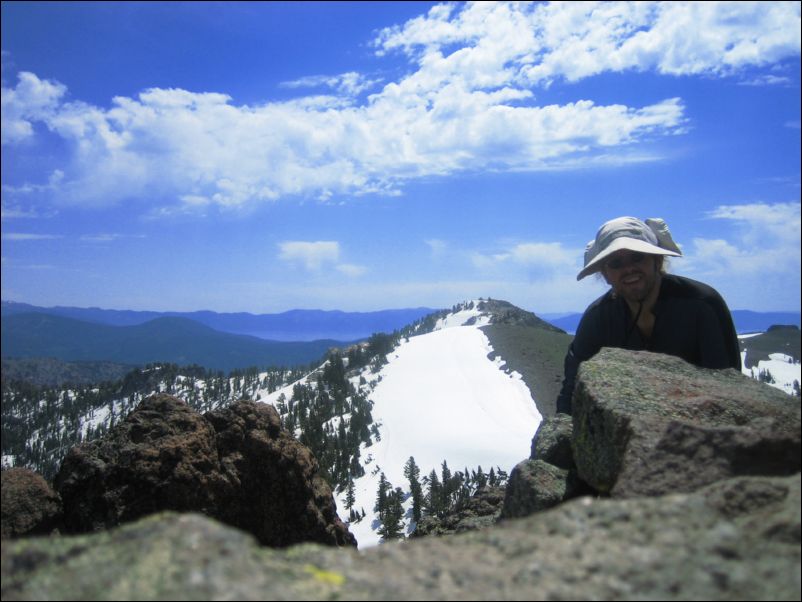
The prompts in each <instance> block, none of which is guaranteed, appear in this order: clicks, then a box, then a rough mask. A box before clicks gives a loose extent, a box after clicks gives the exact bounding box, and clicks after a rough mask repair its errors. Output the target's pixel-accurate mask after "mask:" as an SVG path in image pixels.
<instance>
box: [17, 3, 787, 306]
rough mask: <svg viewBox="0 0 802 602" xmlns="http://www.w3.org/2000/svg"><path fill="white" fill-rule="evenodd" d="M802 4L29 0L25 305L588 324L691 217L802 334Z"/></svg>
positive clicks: (687, 231)
mask: <svg viewBox="0 0 802 602" xmlns="http://www.w3.org/2000/svg"><path fill="white" fill-rule="evenodd" d="M800 159H801V158H800V3H799V2H757V3H750V2H735V3H716V2H700V3H694V2H690V3H679V2H668V3H651V2H644V3H624V2H603V3H593V2H570V3H565V4H562V3H506V2H481V3H475V4H472V3H453V4H440V3H429V2H359V3H356V2H319V3H318V2H268V3H259V2H244V3H238V2H175V3H161V2H145V3H139V2H6V1H4V2H2V298H3V300H4V301H18V302H26V303H32V304H35V305H42V306H55V305H68V306H78V307H90V306H93V307H102V308H107V309H137V310H154V311H193V310H202V309H207V310H213V311H218V312H235V311H246V312H252V313H274V312H281V311H286V310H290V309H299V308H304V309H340V310H347V311H373V310H380V309H390V308H402V307H421V306H425V307H432V308H440V307H450V306H452V305H454V304H456V303H459V302H461V301H463V300H466V299H475V298H478V297H491V298H495V299H504V300H508V301H511V302H512V303H514V304H516V305H518V306H520V307H522V308H525V309H528V310H530V311H534V312H536V313H559V312H574V311H582V310H583V309H584V308H585V307H586V306H587V304H588V303H590V302H591V301H592V300H593V299H595V298H596V297H598V296H599V295H600V294H602V293H603V292H604V290H605V288H606V287H605V286H604V285H603V283H602V282H600V281H599V280H598V279H596V278H594V277H590V278H586V279H584V280H582V281H580V282H577V280H576V274H577V273H578V272H579V270H580V269H581V268H582V261H583V253H584V248H585V245H586V244H587V242H588V241H589V240H590V239H592V238H593V237H594V236H595V234H596V231H597V230H598V228H599V227H600V226H601V225H602V224H603V223H604V222H606V221H607V220H609V219H612V218H615V217H619V216H624V215H632V216H635V217H639V218H641V219H646V218H650V217H660V218H663V219H664V220H665V221H666V223H667V224H668V226H669V228H670V230H671V232H672V234H673V237H674V239H675V240H676V241H677V242H678V243H679V245H680V246H681V248H682V250H683V257H681V258H676V259H673V260H672V263H671V268H670V269H671V271H672V272H674V273H677V274H680V275H684V276H689V277H691V278H695V279H697V280H702V281H704V282H707V283H708V284H710V285H712V286H714V287H715V288H716V289H717V290H719V292H721V293H722V295H723V296H724V298H725V299H726V301H727V302H728V304H729V306H730V308H732V309H751V310H755V311H799V309H800Z"/></svg>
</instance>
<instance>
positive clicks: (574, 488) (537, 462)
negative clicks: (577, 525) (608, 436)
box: [500, 414, 593, 519]
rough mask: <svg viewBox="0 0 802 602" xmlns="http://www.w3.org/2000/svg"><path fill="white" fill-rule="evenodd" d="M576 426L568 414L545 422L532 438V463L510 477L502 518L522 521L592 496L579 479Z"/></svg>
mask: <svg viewBox="0 0 802 602" xmlns="http://www.w3.org/2000/svg"><path fill="white" fill-rule="evenodd" d="M572 432H573V423H572V421H571V417H570V416H568V415H566V414H557V415H555V416H552V417H548V418H544V419H543V421H542V422H541V424H540V427H539V428H538V430H537V432H536V433H535V436H534V437H533V438H532V451H531V455H530V459H528V460H524V461H523V462H520V463H519V464H518V465H516V466H515V468H513V469H512V472H511V473H510V479H509V482H508V483H507V489H506V492H505V497H504V509H503V511H502V513H501V516H500V518H502V519H509V518H521V517H524V516H529V515H530V514H533V513H535V512H541V511H543V510H547V509H549V508H553V507H554V506H556V505H558V504H561V503H563V502H565V501H567V500H570V499H572V498H575V497H578V496H580V495H587V494H590V493H593V490H592V489H591V488H590V487H588V486H587V484H585V483H584V482H583V481H582V480H581V479H580V478H579V476H578V475H577V470H576V465H575V464H574V457H573V450H572V448H571V439H572Z"/></svg>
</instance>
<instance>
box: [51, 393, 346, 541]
mask: <svg viewBox="0 0 802 602" xmlns="http://www.w3.org/2000/svg"><path fill="white" fill-rule="evenodd" d="M55 483H56V488H57V490H58V492H59V494H60V495H61V498H62V501H63V505H64V527H65V530H66V531H67V532H69V533H82V532H87V531H96V530H100V529H107V528H111V527H114V526H117V525H120V524H122V523H125V522H130V521H133V520H137V519H139V518H142V517H144V516H147V515H148V514H152V513H154V512H160V511H165V510H173V511H179V512H199V513H202V514H205V515H207V516H210V517H212V518H216V519H218V520H220V521H222V522H224V523H227V524H229V525H231V526H234V527H238V528H240V529H244V530H246V531H248V532H249V533H252V534H253V535H254V536H255V537H256V538H257V539H258V540H259V542H260V543H262V544H263V545H268V546H275V547H282V546H288V545H292V544H297V543H301V542H307V541H311V542H316V543H324V544H329V545H355V544H356V542H355V540H354V537H353V535H351V533H350V532H349V531H348V529H347V527H346V526H345V525H344V524H343V523H342V521H340V519H339V517H338V516H337V513H336V506H335V503H334V497H333V495H332V492H331V489H330V488H329V486H328V484H327V483H326V482H325V481H324V480H323V478H322V477H321V476H320V475H319V474H318V464H317V460H316V459H315V458H314V456H313V455H312V453H311V452H310V451H309V449H308V448H307V447H305V446H304V445H302V444H300V443H299V442H298V441H296V440H295V439H294V438H293V437H292V436H291V435H290V434H289V433H287V432H285V431H283V430H282V429H281V423H280V419H279V416H278V414H277V413H276V410H275V409H274V408H273V407H271V406H268V405H265V404H260V403H255V402H252V401H239V402H237V403H234V404H232V405H231V406H230V407H228V408H226V409H223V410H218V411H215V412H210V413H208V414H206V415H204V416H202V415H200V414H198V413H197V412H195V411H194V410H193V409H192V408H190V407H189V406H188V405H187V404H186V403H184V402H183V401H181V400H180V399H177V398H175V397H171V396H169V395H156V396H153V397H151V398H149V399H146V400H145V401H143V402H142V403H141V404H140V405H139V407H137V409H136V410H134V411H133V412H132V413H131V414H129V415H128V417H127V418H126V419H125V420H124V421H123V422H122V423H120V424H119V425H118V426H117V427H115V428H114V429H113V430H112V431H111V432H110V433H109V434H108V435H107V436H106V437H104V438H102V439H100V440H97V441H93V442H91V443H86V444H83V445H78V446H76V447H74V448H72V449H71V450H70V452H69V453H68V454H67V457H66V458H65V459H64V462H63V463H62V466H61V469H60V470H59V473H58V475H57V476H56V480H55Z"/></svg>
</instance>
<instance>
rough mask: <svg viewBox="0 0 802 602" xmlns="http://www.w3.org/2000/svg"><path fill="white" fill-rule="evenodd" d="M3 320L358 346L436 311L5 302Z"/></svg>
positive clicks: (3, 304) (417, 309) (424, 308)
mask: <svg viewBox="0 0 802 602" xmlns="http://www.w3.org/2000/svg"><path fill="white" fill-rule="evenodd" d="M1 307H2V309H1V312H0V313H1V315H2V317H7V316H12V315H17V314H24V313H40V314H47V315H52V316H60V317H64V318H72V319H74V320H81V321H83V322H91V323H93V324H105V325H107V326H138V325H141V324H144V323H146V322H150V321H151V320H155V319H157V318H184V319H188V320H192V321H194V322H198V323H200V324H203V325H205V326H208V327H209V328H212V329H214V330H218V331H221V332H227V333H229V334H246V335H250V336H254V337H258V338H261V339H268V340H272V341H293V342H297V341H315V340H320V339H335V340H338V341H355V340H358V339H366V338H367V337H369V336H370V335H372V334H373V333H376V332H393V331H394V330H396V329H399V328H403V327H404V326H406V325H407V324H411V323H412V322H414V321H415V320H418V319H419V318H422V317H423V316H426V315H428V314H431V313H432V312H434V311H436V310H434V309H430V308H427V307H418V308H411V309H388V310H382V311H373V312H345V311H323V310H311V309H295V310H291V311H286V312H283V313H277V314H251V313H242V312H241V313H217V312H213V311H194V312H175V311H171V312H156V311H132V310H116V309H100V308H97V307H90V308H81V307H60V306H57V307H39V306H36V305H29V304H27V303H17V302H14V301H3V302H2V306H1Z"/></svg>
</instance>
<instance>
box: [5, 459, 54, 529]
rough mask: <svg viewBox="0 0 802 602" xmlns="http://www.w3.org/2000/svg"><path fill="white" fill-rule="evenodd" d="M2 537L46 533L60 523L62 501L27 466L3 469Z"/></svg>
mask: <svg viewBox="0 0 802 602" xmlns="http://www.w3.org/2000/svg"><path fill="white" fill-rule="evenodd" d="M2 498H3V500H2V501H3V504H2V508H3V510H2V523H0V524H2V538H3V539H6V538H7V537H22V536H25V535H46V534H49V533H51V532H52V531H53V530H54V529H57V528H58V527H59V526H60V524H61V500H60V499H59V496H58V494H56V492H54V491H53V490H52V489H51V488H50V485H48V484H47V481H45V480H44V478H42V476H41V475H39V474H37V473H35V472H34V471H32V470H30V469H28V468H10V469H8V470H4V471H3V472H2Z"/></svg>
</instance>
